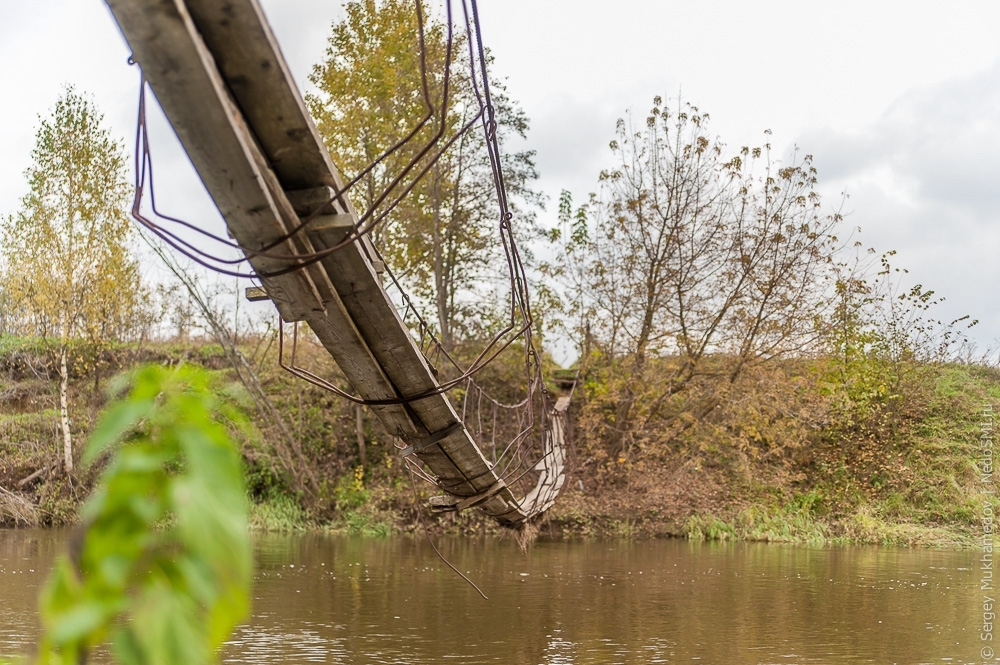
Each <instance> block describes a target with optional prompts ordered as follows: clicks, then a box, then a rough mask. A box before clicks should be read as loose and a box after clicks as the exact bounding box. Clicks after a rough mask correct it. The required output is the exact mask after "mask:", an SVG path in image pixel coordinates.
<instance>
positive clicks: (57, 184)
mask: <svg viewBox="0 0 1000 665" xmlns="http://www.w3.org/2000/svg"><path fill="white" fill-rule="evenodd" d="M31 156H32V160H33V163H32V165H31V166H30V167H29V168H28V170H27V171H26V173H25V175H26V177H27V179H28V184H29V186H30V191H29V192H28V194H27V195H25V196H24V198H23V199H22V200H21V210H20V211H19V212H18V213H17V214H16V215H13V216H10V217H8V218H7V219H6V220H4V222H3V228H2V237H3V249H2V257H3V259H4V264H5V266H6V270H5V273H4V291H5V297H6V299H7V300H8V301H9V302H10V303H11V304H12V305H13V307H14V314H15V315H16V317H17V325H16V326H15V327H16V329H18V330H20V331H21V332H22V333H23V334H31V335H37V336H39V337H41V338H43V339H45V340H46V341H54V342H55V343H56V349H57V355H58V365H59V420H60V426H61V428H62V437H63V458H64V465H65V468H66V471H67V472H70V471H72V469H73V441H72V436H71V428H70V417H69V396H68V385H69V375H70V357H69V355H70V354H69V352H70V343H71V341H72V340H82V341H83V342H84V343H85V344H87V345H88V346H90V347H91V348H94V347H95V346H98V345H100V344H101V343H103V342H105V341H108V340H122V339H125V338H127V337H128V336H129V335H130V334H132V332H133V331H134V330H135V328H136V325H137V322H138V321H139V319H140V318H142V315H143V313H144V303H145V302H146V298H145V289H144V288H143V285H142V281H141V279H140V274H139V267H138V264H137V262H136V260H135V259H134V257H133V256H132V254H131V252H130V249H129V239H130V226H129V220H128V216H127V214H126V211H127V209H128V202H129V193H130V186H129V183H128V181H127V179H126V177H125V158H124V155H123V149H122V145H121V143H120V142H118V141H116V140H115V139H114V138H113V137H112V135H111V134H110V132H109V131H108V130H107V129H106V128H105V127H104V126H103V117H102V115H101V114H100V112H99V111H98V110H97V108H96V107H95V106H94V104H93V102H91V101H90V100H89V99H88V98H87V97H85V96H83V95H80V94H78V93H77V92H76V91H75V90H74V89H73V88H72V87H70V88H67V89H66V90H65V92H64V93H63V95H62V96H61V97H60V98H59V100H58V101H57V102H56V105H55V107H54V108H53V110H52V113H51V115H50V116H49V117H48V118H46V119H43V120H42V121H41V124H40V126H39V128H38V131H37V133H36V139H35V148H34V150H33V151H32V153H31Z"/></svg>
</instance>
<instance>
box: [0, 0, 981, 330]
mask: <svg viewBox="0 0 1000 665" xmlns="http://www.w3.org/2000/svg"><path fill="white" fill-rule="evenodd" d="M262 3H263V5H264V8H265V11H266V12H267V14H268V16H269V19H270V20H271V23H272V25H273V27H274V29H275V32H276V33H277V36H278V41H279V43H280V44H281V46H282V48H283V50H284V53H285V56H286V58H287V59H288V61H289V63H290V65H291V67H292V69H293V72H294V74H295V76H296V78H297V79H298V81H299V84H300V86H306V85H307V81H306V76H307V74H308V72H309V70H310V68H311V66H312V65H313V64H314V63H315V62H317V61H318V60H319V59H320V58H321V57H322V55H323V51H324V48H325V39H326V36H327V34H328V33H329V26H330V24H331V22H332V21H333V20H335V19H336V18H337V17H338V16H339V14H340V12H341V3H340V2H326V1H319V0H262ZM480 4H481V17H482V28H483V33H484V38H485V40H486V42H487V45H488V46H490V47H491V48H492V50H493V52H494V54H495V56H496V72H497V73H498V74H500V75H502V76H504V77H505V78H506V79H507V85H508V89H509V91H510V92H511V94H512V95H513V97H514V98H515V99H517V100H519V101H520V103H521V105H522V107H523V108H524V110H525V111H526V112H527V114H528V116H529V117H530V118H531V120H532V129H531V138H530V147H532V148H534V149H535V150H537V151H538V163H539V167H540V170H541V173H542V180H541V183H540V187H541V189H543V191H545V192H546V193H547V194H548V195H549V197H550V198H551V199H552V201H554V200H555V199H556V198H557V197H558V194H559V191H560V190H561V189H569V190H571V191H572V192H573V193H574V195H575V196H576V198H577V199H578V200H581V199H583V198H584V197H585V196H586V194H587V193H588V192H590V191H593V190H594V189H595V187H596V176H597V173H598V172H599V171H600V169H601V168H602V167H605V166H608V165H609V164H610V162H609V156H610V153H609V151H608V149H607V144H608V141H609V140H610V139H611V138H612V135H613V130H614V123H615V119H616V118H617V117H619V116H621V115H622V114H623V113H624V112H625V111H626V110H628V109H631V110H632V111H633V113H635V114H638V115H640V117H642V116H644V114H645V112H646V111H647V110H648V109H649V108H650V105H651V100H652V98H653V96H654V95H657V94H659V95H663V96H664V97H665V98H670V99H674V98H676V97H677V95H678V93H679V92H680V93H681V94H682V95H683V97H684V99H685V100H686V101H690V102H691V103H693V104H696V105H697V106H699V107H700V108H701V109H702V110H704V111H707V112H708V113H709V114H710V115H711V116H712V129H713V130H714V132H715V133H717V134H718V135H719V136H720V137H721V138H722V140H723V141H725V142H726V143H727V144H728V145H730V146H733V147H736V146H740V145H744V144H757V143H760V142H762V138H763V130H765V129H770V130H772V131H773V136H772V137H771V141H772V143H773V144H774V146H775V147H776V148H778V149H779V153H780V154H782V155H785V156H787V155H788V154H789V153H790V150H791V148H792V147H793V146H794V145H798V146H799V147H800V148H801V149H802V150H803V151H804V152H807V153H811V154H813V155H815V157H816V164H817V166H818V168H819V172H820V173H819V175H820V181H821V183H822V185H823V191H824V192H825V193H826V195H827V198H826V200H827V201H828V203H829V205H830V207H831V208H833V207H834V206H835V205H836V203H837V202H838V201H839V195H838V194H839V192H841V191H845V190H846V191H847V192H848V193H849V194H850V199H849V200H848V202H847V205H846V208H845V210H846V211H847V212H848V213H850V214H849V217H848V223H849V224H850V225H852V226H860V227H861V228H862V229H863V233H862V235H861V239H862V240H863V241H864V242H865V244H866V245H871V246H874V247H876V248H877V249H879V250H884V249H897V250H899V255H898V257H897V258H898V262H899V263H900V264H901V265H904V266H906V267H908V268H909V269H910V271H911V275H912V276H913V277H914V279H915V280H916V281H918V282H921V283H923V284H924V285H925V286H929V287H932V288H934V289H936V291H937V292H938V293H939V294H941V295H944V296H946V297H947V299H948V302H947V304H946V306H945V309H944V310H942V316H959V315H961V314H966V313H968V314H971V315H973V316H974V317H976V318H979V319H980V320H981V324H980V326H979V327H978V330H977V331H976V333H975V338H976V339H977V341H978V342H979V343H980V345H981V346H987V345H996V343H997V340H998V339H1000V308H998V303H1000V294H998V287H1000V261H997V260H996V254H997V250H998V249H1000V224H998V221H1000V219H998V218H1000V214H998V213H1000V170H998V169H997V167H996V162H997V156H998V155H1000V38H998V36H997V26H1000V2H996V1H995V0H979V1H975V2H961V1H956V2H952V3H949V4H948V7H947V9H946V10H945V9H944V6H943V5H941V4H939V3H921V2H913V1H910V2H890V1H887V0H865V1H863V2H862V1H858V0H839V1H838V2H835V3H834V2H827V3H818V2H817V3H804V2H801V1H800V0H796V1H790V0H789V1H783V2H779V1H776V0H772V1H766V2H765V1H760V0H758V1H756V2H747V1H746V0H716V1H711V0H703V1H700V2H667V1H663V0H617V1H616V2H613V3H607V2H591V1H584V0H574V1H569V0H480ZM128 53H129V52H128V49H127V47H126V46H125V44H124V41H123V40H122V38H121V35H120V33H119V32H118V30H117V27H116V26H115V24H114V22H113V20H112V19H111V17H110V14H109V12H108V10H107V9H106V7H105V5H104V3H103V2H101V1H100V0H36V1H34V2H23V1H19V0H0V62H2V63H3V65H2V68H0V90H3V91H4V101H3V103H2V104H0V148H2V151H0V214H4V215H6V214H9V213H12V212H14V211H15V210H16V208H17V206H18V201H19V199H20V197H21V196H22V195H23V194H24V193H25V190H26V184H25V182H24V178H23V175H22V174H23V171H24V169H25V168H26V167H27V165H28V163H29V159H30V151H31V148H32V145H33V143H34V131H35V128H36V127H37V123H38V115H39V114H43V115H44V114H46V113H47V111H48V110H49V109H50V108H51V106H52V104H53V103H54V101H55V100H56V98H57V97H58V96H59V94H60V91H61V89H62V87H63V86H64V85H65V84H73V85H75V86H76V87H77V88H78V89H79V90H83V91H87V92H90V93H92V94H93V96H94V98H95V100H96V102H97V103H98V105H99V106H100V107H101V109H102V110H103V111H104V113H105V116H106V118H107V120H108V122H109V125H110V126H111V128H112V129H113V131H114V132H115V133H116V134H117V135H119V136H121V137H122V139H123V140H124V141H126V142H127V143H128V145H129V149H131V142H132V137H133V136H134V131H135V110H136V94H137V82H138V75H137V73H136V71H135V70H134V69H133V68H130V67H129V66H128V65H127V63H126V59H127V57H128ZM153 131H154V132H159V135H158V136H157V135H155V134H154V139H155V140H156V141H157V143H156V145H155V149H156V150H157V151H158V153H157V154H158V160H157V163H158V164H159V167H158V176H159V177H160V178H161V179H162V180H163V181H164V182H165V185H164V188H165V189H166V190H167V192H168V194H172V195H173V196H172V200H173V201H176V202H177V205H179V206H180V208H181V209H180V210H179V212H182V213H184V214H189V215H202V216H204V215H207V216H211V209H210V205H209V204H208V202H207V199H206V197H205V195H204V193H203V192H202V191H201V189H200V187H199V186H198V182H197V178H196V176H194V175H193V173H192V172H191V170H190V166H189V165H188V164H187V163H186V161H185V160H184V159H183V156H182V155H181V154H180V153H179V152H178V151H177V148H176V145H175V144H174V143H172V141H171V139H170V138H169V136H166V134H167V131H166V130H165V128H164V126H163V125H162V123H159V124H156V125H154V127H153ZM554 207H555V206H554V205H550V206H549V211H548V212H547V213H545V215H544V216H543V219H549V220H551V219H552V217H554ZM206 210H207V212H206Z"/></svg>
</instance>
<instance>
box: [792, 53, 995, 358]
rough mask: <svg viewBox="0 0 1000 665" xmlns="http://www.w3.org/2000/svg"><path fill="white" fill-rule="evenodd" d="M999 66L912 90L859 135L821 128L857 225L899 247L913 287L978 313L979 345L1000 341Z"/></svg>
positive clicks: (834, 187) (950, 309) (826, 163)
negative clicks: (920, 286)
mask: <svg viewBox="0 0 1000 665" xmlns="http://www.w3.org/2000/svg"><path fill="white" fill-rule="evenodd" d="M998 118H1000V61H998V62H997V63H995V64H994V65H993V66H992V67H991V68H989V69H987V70H984V71H981V72H979V73H977V74H973V75H969V76H963V77H960V78H955V79H952V80H948V81H944V82H941V83H938V84H935V85H931V86H925V87H921V88H918V89H914V90H911V91H909V92H907V93H905V94H903V95H902V96H900V97H899V98H898V99H897V100H896V101H895V102H893V103H892V104H891V105H890V106H889V107H888V109H886V111H885V112H884V113H883V114H882V116H881V117H879V118H878V119H877V120H876V121H875V122H873V123H872V124H870V125H868V126H867V127H862V128H860V129H857V130H855V131H851V132H842V131H834V130H829V129H826V130H813V131H811V132H807V133H805V134H804V135H803V138H802V140H801V142H800V144H801V145H803V146H804V147H805V149H806V150H808V151H810V152H814V153H815V155H816V160H817V166H818V168H819V170H820V177H821V180H822V181H823V182H824V183H825V187H826V189H827V192H828V195H829V194H832V193H834V192H837V191H840V190H841V189H846V190H847V191H848V192H849V193H850V195H851V198H850V201H849V203H848V205H847V206H846V208H847V210H849V211H851V215H850V217H849V221H850V223H851V224H853V225H858V226H860V227H861V228H862V229H863V234H862V239H863V240H864V242H865V243H866V244H870V245H872V246H874V247H876V249H878V250H880V251H881V250H887V249H898V250H900V254H899V256H898V257H897V259H898V262H899V263H900V264H901V265H903V266H905V267H908V268H909V269H910V277H911V278H912V279H913V281H914V282H918V283H923V284H924V285H925V286H927V287H930V288H934V289H935V290H936V291H937V293H938V294H940V295H943V296H945V297H946V298H947V303H946V304H945V305H944V306H943V307H942V308H941V315H942V316H944V317H948V318H956V317H958V316H961V315H964V314H970V315H971V316H972V317H973V318H979V319H980V321H981V323H980V325H979V326H978V327H977V328H976V329H974V332H973V334H974V337H975V339H976V340H977V341H978V342H979V343H980V345H981V346H986V345H995V343H996V341H997V340H998V339H1000V307H998V303H1000V294H998V286H1000V262H998V261H997V260H996V254H997V251H998V249H1000V176H997V174H996V168H995V163H996V160H997V155H998V154H1000V122H998V121H997V119H998Z"/></svg>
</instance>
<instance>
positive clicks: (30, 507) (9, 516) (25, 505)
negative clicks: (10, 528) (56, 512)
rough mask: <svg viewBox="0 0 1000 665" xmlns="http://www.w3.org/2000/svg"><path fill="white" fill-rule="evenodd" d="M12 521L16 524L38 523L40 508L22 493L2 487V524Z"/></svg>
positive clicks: (0, 511) (0, 502)
mask: <svg viewBox="0 0 1000 665" xmlns="http://www.w3.org/2000/svg"><path fill="white" fill-rule="evenodd" d="M10 522H13V523H14V525H15V526H19V525H23V526H32V525H34V524H38V508H37V507H36V506H35V504H33V503H32V502H31V501H29V500H28V499H26V498H24V497H23V496H21V495H20V494H16V493H14V492H11V491H8V490H6V489H4V488H3V487H0V524H4V523H10Z"/></svg>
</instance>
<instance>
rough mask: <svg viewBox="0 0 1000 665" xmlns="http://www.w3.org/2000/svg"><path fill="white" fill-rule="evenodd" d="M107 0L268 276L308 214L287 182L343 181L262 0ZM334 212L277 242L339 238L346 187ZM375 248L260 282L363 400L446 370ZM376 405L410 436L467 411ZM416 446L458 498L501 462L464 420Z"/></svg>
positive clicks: (507, 505)
mask: <svg viewBox="0 0 1000 665" xmlns="http://www.w3.org/2000/svg"><path fill="white" fill-rule="evenodd" d="M107 1H108V4H109V6H110V7H111V9H112V12H113V13H114V14H115V17H116V19H117V20H118V23H119V25H120V26H121V28H122V32H123V33H124V34H125V36H126V40H127V41H128V42H129V44H130V45H131V46H132V48H133V52H134V56H135V58H136V60H137V61H138V62H139V63H140V65H141V66H142V67H143V71H144V72H145V74H146V76H147V79H148V80H149V82H150V85H151V87H152V88H153V91H154V92H155V93H156V94H157V97H158V98H159V99H160V102H161V105H162V106H163V108H164V111H165V113H166V115H167V117H168V118H169V119H170V122H171V124H172V125H173V127H174V130H175V131H176V132H177V134H178V137H179V138H180V139H181V142H182V144H183V145H184V146H185V149H186V150H187V152H188V154H189V156H190V158H191V161H192V163H193V164H194V165H195V168H196V169H197V170H198V172H199V174H200V175H201V177H202V179H203V181H204V182H205V185H206V187H207V188H208V190H209V192H210V193H211V194H212V197H213V199H214V200H215V201H216V205H217V206H218V207H219V210H220V212H221V213H222V214H223V216H224V217H225V219H226V221H227V224H228V226H229V229H230V232H231V234H232V236H233V237H234V238H235V239H236V240H237V242H239V243H240V245H241V246H242V247H245V248H247V249H249V250H251V254H250V262H251V264H252V265H253V266H254V268H255V269H256V270H257V271H258V272H259V273H266V272H269V271H274V270H276V269H278V268H281V267H283V265H284V264H283V262H282V261H281V260H280V259H269V258H266V257H262V256H259V255H254V254H252V250H256V249H263V248H264V247H267V246H268V245H270V244H272V243H273V242H274V241H276V240H278V239H280V238H282V237H284V236H285V235H286V234H287V232H288V230H289V229H291V228H293V227H294V226H296V225H297V224H298V220H299V214H303V213H302V212H301V209H302V201H301V200H297V201H296V203H298V204H299V205H298V207H299V212H298V214H297V211H296V210H295V206H293V204H292V202H290V201H289V197H288V196H286V194H285V192H286V191H299V190H311V189H312V190H315V189H316V188H322V187H334V188H337V187H339V186H340V185H341V178H340V176H339V174H338V173H337V171H336V169H335V168H334V167H333V164H332V162H331V160H330V158H329V155H328V154H327V152H326V149H325V147H324V146H323V144H322V142H321V141H320V140H319V137H318V134H317V132H316V130H315V127H314V126H313V125H312V122H311V120H310V119H309V116H308V114H307V113H306V112H305V106H304V104H303V102H302V99H301V96H300V95H299V94H298V91H297V90H296V89H295V87H294V84H293V83H292V80H291V77H290V76H289V74H288V69H287V66H286V65H285V63H284V59H283V58H282V57H281V54H280V52H279V51H278V49H277V44H276V42H275V40H274V38H273V35H272V34H271V32H270V29H269V28H268V26H267V24H266V22H265V21H264V20H263V14H262V12H261V11H260V7H259V5H258V3H257V2H256V0H234V1H230V2H225V3H219V2H214V1H212V0H188V3H187V5H185V4H184V2H183V1H182V0H107ZM188 7H190V9H191V14H189V13H188V11H187V8H188ZM203 38H204V40H203ZM206 43H207V44H208V46H206ZM217 63H218V68H217ZM220 68H221V72H220ZM338 191H339V190H338ZM292 198H293V199H295V198H296V195H294V194H293V196H292ZM328 212H330V213H332V214H330V215H327V216H325V217H323V218H320V219H317V220H313V223H314V224H315V226H314V228H313V229H312V231H311V232H310V233H308V234H299V235H298V236H296V237H295V238H294V239H293V240H292V241H287V242H285V243H283V245H280V247H283V248H284V249H285V251H287V252H288V253H289V254H299V253H306V254H308V253H311V252H314V251H315V250H316V249H317V248H322V247H330V246H333V244H335V243H337V242H339V241H340V240H338V239H337V238H340V239H343V237H344V235H345V234H346V233H347V232H349V231H350V229H351V228H352V227H353V224H355V223H356V217H353V216H352V215H353V209H352V208H351V205H350V202H349V201H348V200H347V199H346V197H342V198H341V199H338V201H337V202H335V204H334V205H333V206H331V209H330V210H329V211H328ZM373 256H374V253H373V252H372V251H371V248H370V242H369V241H365V242H362V243H354V244H351V245H349V246H347V247H345V248H344V249H343V250H342V251H339V252H337V253H335V254H333V255H331V256H330V257H327V258H325V259H324V260H323V261H321V262H317V263H314V264H312V265H310V266H309V267H308V268H307V269H305V270H299V271H295V272H291V273H289V274H287V275H283V276H280V277H263V278H262V282H263V284H264V288H265V290H266V291H267V294H268V296H269V297H270V298H271V299H272V300H273V301H274V302H275V305H276V306H277V308H278V310H279V312H280V313H281V315H282V317H283V318H285V319H286V320H305V321H307V322H308V323H309V325H310V327H311V328H312V330H313V332H314V333H315V334H316V335H317V337H318V338H319V339H320V341H321V343H322V344H323V345H324V347H326V349H327V350H328V351H329V352H330V353H331V355H333V357H334V360H335V361H336V362H337V364H338V365H339V366H340V367H341V369H342V370H343V372H344V374H345V376H347V378H348V380H349V381H350V382H351V383H352V384H353V385H354V387H355V389H356V390H357V391H358V392H359V394H361V396H362V397H364V398H365V399H368V400H391V399H394V398H396V397H398V396H399V395H414V394H421V393H423V392H426V391H428V390H430V389H432V388H434V387H435V386H436V385H437V383H436V380H435V379H434V377H433V375H432V373H431V372H430V369H429V367H428V366H427V364H426V362H425V360H424V359H423V356H422V354H421V353H420V351H419V349H418V348H417V347H416V344H415V343H414V341H413V339H412V337H411V336H410V334H409V332H408V330H407V329H406V327H405V325H404V324H403V322H402V321H401V320H400V319H399V316H398V313H397V312H396V310H395V307H394V306H393V304H392V302H391V301H390V300H389V298H388V295H387V294H386V293H385V291H384V289H382V288H381V285H380V281H379V278H378V275H377V274H376V271H375V269H374V267H373V265H372V262H371V258H372V257H373ZM373 411H374V412H375V413H376V415H377V416H378V417H379V418H380V419H381V420H382V422H383V424H384V425H385V426H386V429H387V430H388V431H389V432H390V433H392V434H394V435H396V436H399V437H400V438H401V439H403V440H404V441H406V442H407V443H408V444H412V443H414V442H417V441H419V440H421V439H423V438H425V437H427V436H428V434H429V433H431V432H436V431H441V430H442V429H444V428H446V427H448V426H449V425H451V424H453V423H455V422H457V420H458V416H457V414H456V413H455V411H454V409H453V408H452V406H451V404H450V403H449V402H448V400H447V398H446V397H445V396H444V395H434V396H432V397H428V398H425V399H422V400H419V401H417V402H414V403H412V404H410V405H385V406H376V407H373ZM419 457H420V459H421V460H422V461H423V462H424V463H426V464H427V465H428V467H429V468H430V469H431V470H432V471H433V472H434V473H435V474H437V475H438V477H439V480H440V481H441V483H442V486H444V487H446V488H447V489H448V490H449V491H451V492H454V493H455V494H458V495H460V496H470V495H475V494H479V493H482V492H484V491H486V490H488V489H490V488H491V487H494V486H496V483H497V476H496V474H495V472H494V471H493V470H492V469H491V467H490V465H489V463H488V462H487V460H486V459H485V457H484V456H483V455H482V453H481V452H480V451H479V449H478V447H477V446H476V445H475V443H474V441H473V440H472V438H471V436H470V434H469V433H468V431H467V430H466V429H465V428H464V427H463V428H461V429H460V430H458V431H456V432H455V433H453V434H451V435H449V436H448V437H446V438H445V439H443V440H442V441H440V442H438V443H437V444H435V445H434V446H432V447H431V448H430V449H428V450H427V451H424V452H422V453H420V454H419ZM480 508H481V509H482V510H484V511H485V512H487V513H488V514H490V515H493V516H495V517H497V519H499V520H500V521H502V522H508V523H515V522H517V521H519V520H521V519H523V517H524V513H523V512H522V511H521V510H520V509H519V506H518V502H517V500H516V499H515V498H514V496H513V494H512V493H511V492H510V489H509V488H506V487H503V488H501V489H500V490H499V491H497V492H496V493H495V494H493V495H492V496H490V497H489V498H488V499H486V500H485V501H483V503H482V504H481V505H480Z"/></svg>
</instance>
